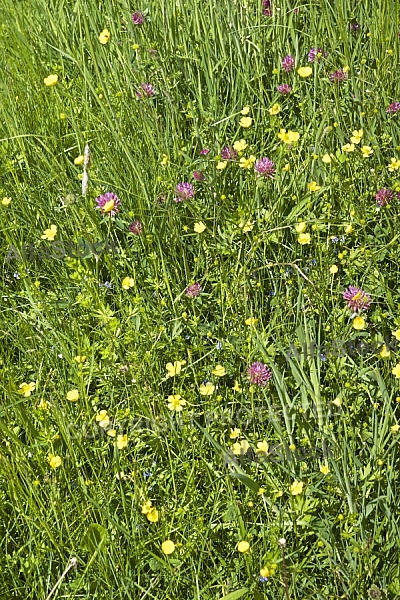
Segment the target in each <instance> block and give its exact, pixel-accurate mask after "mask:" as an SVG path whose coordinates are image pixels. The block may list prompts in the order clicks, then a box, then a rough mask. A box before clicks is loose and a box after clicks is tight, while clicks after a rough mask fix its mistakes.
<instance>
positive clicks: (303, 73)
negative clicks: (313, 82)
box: [297, 67, 312, 77]
mask: <svg viewBox="0 0 400 600" xmlns="http://www.w3.org/2000/svg"><path fill="white" fill-rule="evenodd" d="M297 73H298V74H299V75H300V77H310V75H311V73H312V68H311V67H300V68H299V69H297Z"/></svg>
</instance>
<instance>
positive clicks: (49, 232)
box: [41, 225, 57, 242]
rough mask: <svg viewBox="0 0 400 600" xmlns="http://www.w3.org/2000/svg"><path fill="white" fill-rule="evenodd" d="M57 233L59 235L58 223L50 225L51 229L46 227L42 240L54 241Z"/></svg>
mask: <svg viewBox="0 0 400 600" xmlns="http://www.w3.org/2000/svg"><path fill="white" fill-rule="evenodd" d="M56 235H57V225H50V229H45V231H44V233H43V235H42V236H41V238H42V240H49V241H50V242H52V241H53V240H54V238H55V236H56Z"/></svg>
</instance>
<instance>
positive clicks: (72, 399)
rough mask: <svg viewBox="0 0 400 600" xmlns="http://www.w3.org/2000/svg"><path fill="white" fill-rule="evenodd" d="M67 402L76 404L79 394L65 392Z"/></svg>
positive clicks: (75, 391)
mask: <svg viewBox="0 0 400 600" xmlns="http://www.w3.org/2000/svg"><path fill="white" fill-rule="evenodd" d="M67 400H69V401H70V402H77V401H78V400H79V392H78V390H70V391H69V392H67Z"/></svg>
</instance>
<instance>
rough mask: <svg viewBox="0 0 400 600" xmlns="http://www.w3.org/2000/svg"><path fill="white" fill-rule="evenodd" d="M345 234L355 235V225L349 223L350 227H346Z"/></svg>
mask: <svg viewBox="0 0 400 600" xmlns="http://www.w3.org/2000/svg"><path fill="white" fill-rule="evenodd" d="M344 232H345V233H348V234H349V233H353V225H351V223H349V225H346V227H345V228H344Z"/></svg>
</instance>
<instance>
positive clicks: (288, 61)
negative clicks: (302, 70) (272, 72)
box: [282, 54, 294, 73]
mask: <svg viewBox="0 0 400 600" xmlns="http://www.w3.org/2000/svg"><path fill="white" fill-rule="evenodd" d="M282 69H284V70H285V71H286V72H287V73H289V71H293V69H294V58H293V56H292V55H291V54H288V55H287V56H285V58H284V59H283V60H282Z"/></svg>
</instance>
